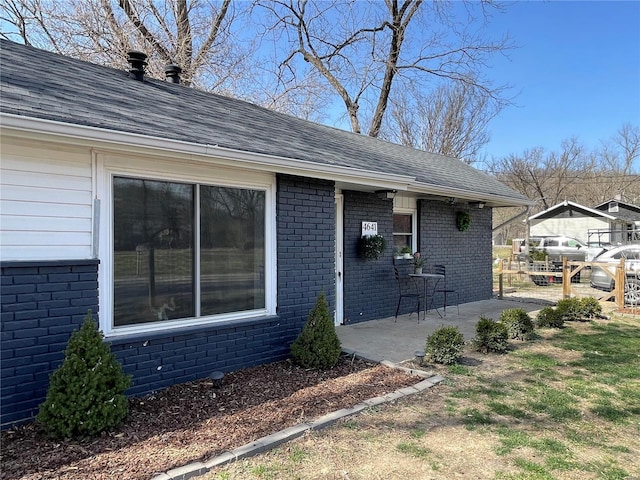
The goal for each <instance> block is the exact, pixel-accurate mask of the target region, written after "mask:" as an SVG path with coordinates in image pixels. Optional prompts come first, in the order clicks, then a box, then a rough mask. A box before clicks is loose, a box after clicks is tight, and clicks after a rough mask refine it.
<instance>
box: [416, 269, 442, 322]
mask: <svg viewBox="0 0 640 480" xmlns="http://www.w3.org/2000/svg"><path fill="white" fill-rule="evenodd" d="M409 276H410V277H414V278H421V279H422V281H423V283H424V318H425V320H426V319H427V311H428V310H429V302H428V299H429V280H433V287H432V289H431V291H432V292H434V294H435V290H436V288H438V283H439V282H440V280H442V279H443V278H444V275H440V274H438V273H410V274H409ZM435 310H436V312H437V313H438V315H440V318H442V314H441V313H440V311H439V310H438V307H435Z"/></svg>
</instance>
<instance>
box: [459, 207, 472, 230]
mask: <svg viewBox="0 0 640 480" xmlns="http://www.w3.org/2000/svg"><path fill="white" fill-rule="evenodd" d="M469 225H471V215H469V213H468V212H462V211H460V212H458V213H457V214H456V226H457V227H458V230H460V231H461V232H464V231H465V230H467V229H468V228H469Z"/></svg>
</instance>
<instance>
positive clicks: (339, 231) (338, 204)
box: [333, 193, 344, 325]
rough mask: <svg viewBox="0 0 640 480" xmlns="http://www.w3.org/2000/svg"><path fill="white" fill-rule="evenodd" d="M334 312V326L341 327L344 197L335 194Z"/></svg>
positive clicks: (342, 314) (342, 317)
mask: <svg viewBox="0 0 640 480" xmlns="http://www.w3.org/2000/svg"><path fill="white" fill-rule="evenodd" d="M334 205H335V215H336V219H335V282H336V292H335V310H334V311H333V323H334V325H342V324H343V319H344V197H343V195H342V194H341V193H336V194H335V200H334Z"/></svg>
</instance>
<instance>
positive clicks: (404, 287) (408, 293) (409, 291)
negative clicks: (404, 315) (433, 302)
mask: <svg viewBox="0 0 640 480" xmlns="http://www.w3.org/2000/svg"><path fill="white" fill-rule="evenodd" d="M393 273H394V274H395V276H396V283H397V284H398V305H397V306H396V318H395V320H394V322H397V321H398V312H399V311H400V303H401V302H402V299H403V298H413V299H415V301H416V313H417V314H418V323H420V299H421V298H422V295H421V294H420V289H419V288H418V285H417V284H416V282H415V280H414V279H413V278H410V277H409V276H406V279H403V278H401V277H400V273H399V272H398V267H393ZM411 313H413V311H412V312H411ZM409 315H411V314H409Z"/></svg>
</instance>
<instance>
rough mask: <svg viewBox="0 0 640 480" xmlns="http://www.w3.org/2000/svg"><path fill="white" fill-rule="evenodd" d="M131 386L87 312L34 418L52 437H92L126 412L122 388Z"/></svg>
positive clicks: (107, 427)
mask: <svg viewBox="0 0 640 480" xmlns="http://www.w3.org/2000/svg"><path fill="white" fill-rule="evenodd" d="M130 385H131V377H130V376H128V375H125V374H124V373H123V371H122V366H121V365H120V364H119V363H118V360H117V359H116V357H115V356H114V355H113V353H111V350H110V348H109V345H108V344H106V343H105V342H104V341H103V335H102V332H100V331H99V330H98V329H97V326H96V324H95V322H94V321H93V319H92V316H91V310H89V312H88V313H87V316H86V317H85V319H84V323H83V324H82V326H81V327H80V329H79V330H76V331H75V332H73V333H72V334H71V337H70V338H69V342H68V344H67V348H66V350H65V352H64V360H63V361H62V364H61V365H60V366H59V367H58V368H57V369H56V370H55V371H54V372H53V373H52V374H51V377H50V381H49V387H48V389H47V396H46V399H45V401H44V402H43V403H42V404H41V405H40V410H39V412H38V415H37V416H36V421H38V422H40V423H41V424H42V425H44V427H45V428H46V430H47V432H48V433H49V435H50V436H52V437H54V438H81V437H87V436H94V435H97V434H98V433H100V432H102V431H103V430H106V429H109V428H113V427H117V426H118V425H120V423H121V422H122V421H123V420H124V418H125V417H126V416H127V412H128V400H127V397H126V396H125V395H124V392H125V390H126V389H127V388H129V386H130Z"/></svg>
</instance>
